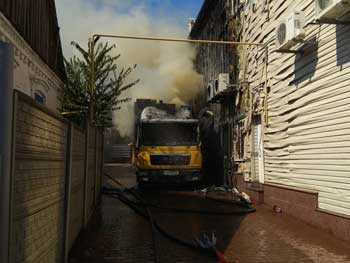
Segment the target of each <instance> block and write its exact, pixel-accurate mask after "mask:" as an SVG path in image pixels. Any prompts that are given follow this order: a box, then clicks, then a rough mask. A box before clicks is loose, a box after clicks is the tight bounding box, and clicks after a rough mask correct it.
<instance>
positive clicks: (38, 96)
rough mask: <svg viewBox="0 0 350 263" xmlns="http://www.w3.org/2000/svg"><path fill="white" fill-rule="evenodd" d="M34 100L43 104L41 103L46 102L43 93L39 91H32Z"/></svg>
mask: <svg viewBox="0 0 350 263" xmlns="http://www.w3.org/2000/svg"><path fill="white" fill-rule="evenodd" d="M34 100H35V101H36V102H39V103H40V104H43V105H45V104H46V98H45V95H44V94H43V93H42V92H41V91H35V92H34Z"/></svg>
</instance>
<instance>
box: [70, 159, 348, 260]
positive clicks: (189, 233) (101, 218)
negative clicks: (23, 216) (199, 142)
mask: <svg viewBox="0 0 350 263" xmlns="http://www.w3.org/2000/svg"><path fill="white" fill-rule="evenodd" d="M105 171H106V173H108V174H110V175H112V176H113V177H114V178H117V179H118V180H120V181H121V182H122V183H123V184H125V185H127V186H128V187H134V186H135V184H136V178H135V171H134V168H133V167H132V166H130V165H127V164H126V165H125V164H121V165H111V166H107V167H106V168H105ZM104 185H105V186H114V187H116V186H117V185H115V183H114V182H113V181H111V180H109V179H106V178H105V180H104ZM154 195H155V194H154V192H152V191H151V192H146V193H143V196H144V197H146V199H147V200H153V201H154V200H155V198H154ZM160 196H161V198H159V199H158V200H157V202H158V203H159V204H161V205H166V206H172V207H174V206H175V207H179V208H197V209H198V208H206V209H215V210H217V209H220V208H221V209H226V210H232V209H233V208H232V207H231V206H229V207H228V206H227V205H225V206H221V205H218V204H217V203H216V202H213V201H209V200H205V199H201V198H194V197H188V196H184V195H181V193H178V194H176V193H174V192H171V193H167V192H162V193H160ZM101 210H102V213H101V214H100V215H98V216H97V217H96V219H95V221H94V222H95V224H93V225H92V226H91V230H90V231H89V232H87V233H85V234H84V235H82V236H81V237H80V240H79V241H80V242H77V245H76V246H75V247H74V248H73V251H72V253H71V257H70V261H69V262H70V263H84V262H86V263H97V262H106V263H114V262H116V263H117V262H118V263H129V262H130V263H131V262H135V263H136V262H154V261H153V260H154V250H153V245H152V237H151V230H150V225H149V223H148V222H147V221H145V220H144V219H143V218H142V217H140V216H139V215H137V214H136V213H135V212H134V211H133V210H131V209H130V208H128V207H127V206H126V205H125V204H123V203H122V202H120V201H119V200H118V199H116V198H112V197H110V196H106V195H104V196H103V201H102V207H101ZM152 213H153V214H154V215H155V217H156V219H157V221H159V222H160V224H161V225H162V226H164V227H165V228H167V229H168V230H169V231H170V232H171V233H174V234H175V235H177V236H179V237H182V238H184V239H188V240H193V239H194V238H195V237H196V236H198V235H199V234H200V233H201V232H203V231H215V232H216V233H217V237H218V248H219V249H220V250H222V251H224V252H225V256H226V257H227V258H228V260H229V262H232V263H233V262H244V263H256V262H271V263H275V262H276V263H279V262H293V263H294V262H315V263H322V262H324V263H326V262H327V263H345V262H350V244H349V243H347V242H345V241H341V240H337V239H336V238H334V237H333V236H331V235H328V234H326V233H322V232H320V231H318V230H317V229H315V228H313V227H310V226H307V225H306V224H304V223H302V222H300V221H298V220H296V219H293V218H291V217H289V216H286V215H285V214H283V212H282V213H275V212H274V211H272V210H270V209H268V208H266V207H265V206H263V205H261V206H257V212H256V213H251V214H248V215H245V216H237V215H234V216H227V215H225V216H216V215H215V216H212V215H195V214H173V213H162V212H161V211H159V210H158V211H157V209H152ZM156 240H157V244H158V253H159V257H160V262H174V263H175V262H198V263H199V262H201V263H202V262H208V263H209V262H213V263H214V262H217V260H216V259H215V257H213V256H212V255H207V254H205V253H201V252H198V251H195V250H192V249H189V248H187V247H182V246H179V245H178V244H176V243H174V242H173V241H171V240H169V239H167V238H165V237H164V236H162V235H161V234H159V233H158V234H157V237H156Z"/></svg>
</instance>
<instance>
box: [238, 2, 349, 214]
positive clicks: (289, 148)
mask: <svg viewBox="0 0 350 263" xmlns="http://www.w3.org/2000/svg"><path fill="white" fill-rule="evenodd" d="M257 2H258V6H257V9H256V11H255V12H254V11H253V10H252V9H250V8H249V7H248V6H247V7H246V8H245V11H244V18H245V19H244V21H243V20H242V21H243V23H244V24H243V28H244V29H243V40H244V41H257V42H264V43H266V42H269V59H268V61H269V68H268V76H269V86H270V87H271V90H270V94H269V99H268V104H269V127H268V128H266V129H265V135H264V137H265V143H264V146H265V182H266V183H274V184H280V185H286V186H293V187H297V188H300V189H307V190H314V191H317V192H319V207H320V208H322V209H325V210H329V211H333V212H338V213H342V214H346V215H350V26H340V25H337V26H336V25H312V24H310V22H312V21H313V19H314V1H312V0H299V1H292V0H288V1H285V0H270V1H269V10H270V19H269V20H268V19H267V18H268V12H263V10H264V8H265V9H267V6H266V3H265V2H266V1H257ZM294 8H296V9H298V10H302V11H304V14H305V16H306V23H307V25H306V27H305V29H306V31H307V37H306V39H307V40H310V41H314V42H315V43H316V44H315V45H312V44H310V43H309V44H305V45H306V46H307V47H308V48H307V49H306V50H305V53H304V54H303V55H300V54H299V55H295V54H281V53H277V52H275V27H276V25H277V21H278V19H280V18H281V17H283V16H285V15H287V14H288V12H290V11H292V10H293V9H294ZM301 46H302V45H301ZM245 51H246V52H247V53H246V54H247V57H248V59H247V60H246V61H241V62H242V63H241V64H242V65H243V67H244V66H246V69H247V71H246V77H247V79H248V81H252V87H254V86H258V85H259V84H262V82H263V68H264V65H263V59H264V52H263V50H259V49H258V48H256V47H247V48H245Z"/></svg>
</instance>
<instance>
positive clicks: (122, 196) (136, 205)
mask: <svg viewBox="0 0 350 263" xmlns="http://www.w3.org/2000/svg"><path fill="white" fill-rule="evenodd" d="M104 175H105V176H106V177H108V178H109V179H110V180H112V181H113V182H114V183H116V184H117V185H119V186H121V187H122V188H123V190H121V189H106V188H105V189H104V190H105V191H104V193H105V194H108V195H110V196H112V197H113V198H117V199H119V200H120V201H121V202H123V203H124V204H125V205H127V206H128V207H130V208H131V209H132V210H133V211H134V212H135V213H136V214H138V215H140V216H142V217H143V218H145V219H146V220H148V221H149V222H150V225H151V228H152V240H153V247H154V252H155V259H154V260H155V262H159V257H158V252H157V251H158V246H157V244H156V243H157V242H156V238H155V236H156V232H155V229H157V230H158V231H159V233H161V234H162V235H163V236H164V237H166V238H168V239H169V240H172V241H174V242H176V243H178V244H180V245H182V246H186V247H189V248H193V249H196V250H201V251H205V252H210V253H211V254H213V255H216V256H217V258H218V259H219V260H220V261H221V262H225V260H223V259H224V256H223V255H222V253H220V252H219V251H218V250H217V249H216V248H215V246H214V247H212V248H211V249H204V248H203V247H201V246H200V245H198V244H197V243H195V242H189V241H187V240H183V239H181V238H179V237H177V236H175V235H174V234H172V233H169V232H168V231H167V230H166V229H164V228H163V227H161V226H160V225H159V223H158V222H157V221H156V220H155V219H154V218H153V216H152V213H151V211H150V209H149V207H154V208H157V209H160V210H166V211H172V212H177V213H198V214H214V215H233V214H246V213H252V212H255V211H256V210H255V209H254V208H251V207H250V206H249V205H248V209H246V210H244V211H243V210H242V211H233V212H213V211H206V210H195V209H182V208H173V207H170V208H169V207H162V206H158V205H154V204H150V203H148V202H146V201H145V200H144V199H143V198H142V197H141V196H140V195H139V194H138V193H136V192H135V191H133V190H132V189H129V188H126V187H125V186H124V185H123V184H122V183H120V182H119V181H118V180H117V179H115V178H113V177H112V176H110V175H109V174H106V173H105V174H104ZM126 193H129V194H130V195H132V196H133V197H134V198H135V199H136V200H138V201H136V202H135V201H132V200H130V199H129V198H128V197H127V196H126ZM214 201H220V200H217V199H214ZM224 203H226V204H231V205H232V204H236V203H234V202H229V203H228V202H224ZM244 205H245V206H246V205H247V204H244ZM140 207H143V208H144V209H145V210H146V213H145V212H143V211H142V209H141V208H140ZM221 257H223V259H221Z"/></svg>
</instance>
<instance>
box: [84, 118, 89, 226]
mask: <svg viewBox="0 0 350 263" xmlns="http://www.w3.org/2000/svg"><path fill="white" fill-rule="evenodd" d="M89 136H90V124H89V123H87V124H86V131H85V171H84V206H83V207H84V209H83V213H84V214H83V219H84V220H83V225H84V228H86V227H87V225H88V223H89V222H88V221H89V219H88V203H87V202H88V190H89V189H88V186H89V184H88V177H89Z"/></svg>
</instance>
